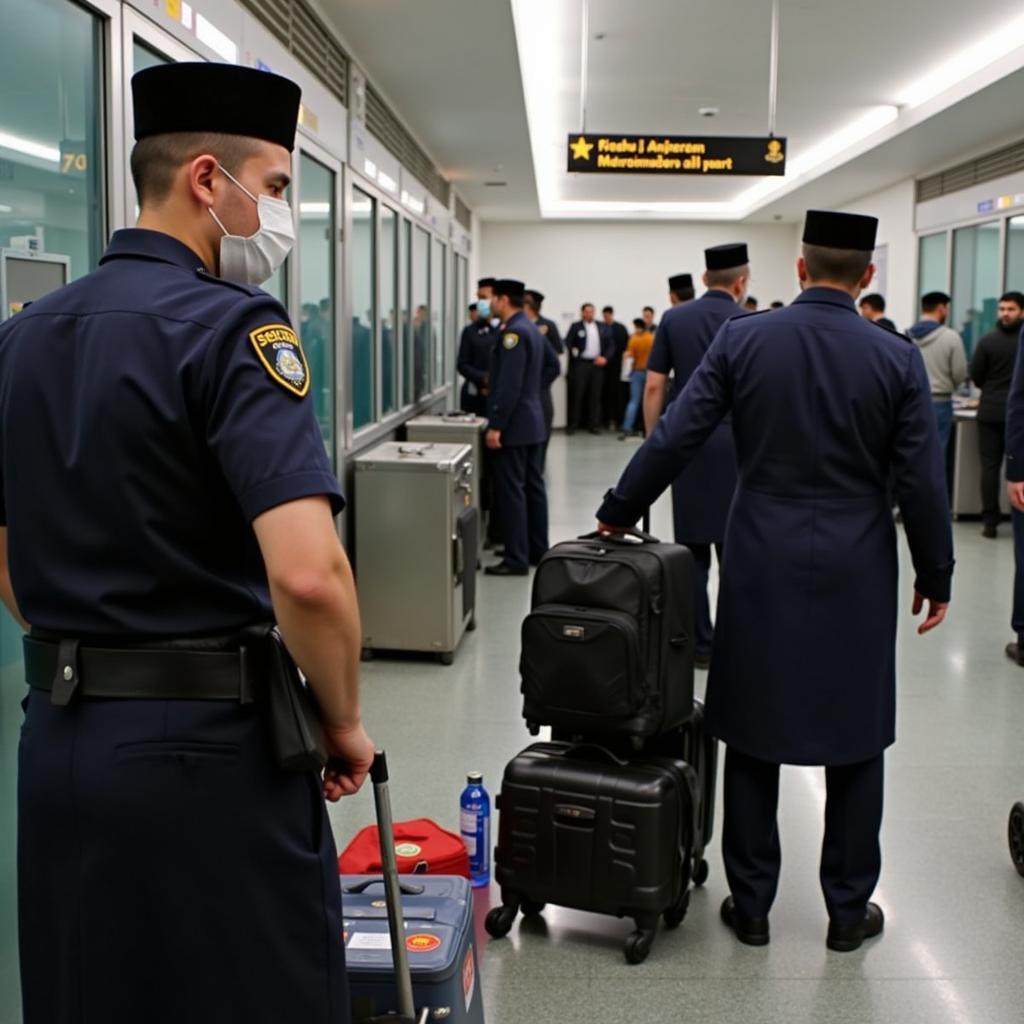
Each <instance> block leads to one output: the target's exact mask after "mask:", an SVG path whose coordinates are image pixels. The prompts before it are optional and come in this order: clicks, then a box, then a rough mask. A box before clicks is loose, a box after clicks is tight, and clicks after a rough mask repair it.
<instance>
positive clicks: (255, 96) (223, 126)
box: [132, 61, 302, 152]
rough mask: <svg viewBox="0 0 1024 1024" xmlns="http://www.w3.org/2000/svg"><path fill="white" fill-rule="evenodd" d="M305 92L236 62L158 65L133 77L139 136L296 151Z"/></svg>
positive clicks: (279, 77)
mask: <svg viewBox="0 0 1024 1024" xmlns="http://www.w3.org/2000/svg"><path fill="white" fill-rule="evenodd" d="M301 98H302V90H301V89H300V88H299V87H298V86H297V85H296V84H295V83H294V82H293V81H291V80H290V79H288V78H282V77H281V76H280V75H273V74H271V73H270V72H269V71H257V70H256V69H255V68H242V67H238V65H236V64H219V63H216V62H213V61H210V62H188V61H186V62H184V63H181V64H157V65H156V66H155V67H151V68H146V69H145V70H143V71H140V72H138V74H136V75H134V76H133V77H132V99H133V103H134V107H135V138H136V139H145V138H147V137H148V136H150V135H164V134H167V133H169V132H216V133H217V134H219V135H244V136H245V137H246V138H250V139H263V140H265V141H266V142H273V143H276V144H277V145H279V146H284V147H285V149H287V150H288V151H289V152H290V151H291V150H293V149H294V148H295V125H296V124H297V123H298V120H299V100H300V99H301Z"/></svg>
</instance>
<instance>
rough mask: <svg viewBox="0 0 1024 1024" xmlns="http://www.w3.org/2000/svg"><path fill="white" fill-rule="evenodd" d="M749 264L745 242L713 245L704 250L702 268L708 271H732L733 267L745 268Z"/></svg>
mask: <svg viewBox="0 0 1024 1024" xmlns="http://www.w3.org/2000/svg"><path fill="white" fill-rule="evenodd" d="M749 262H750V256H749V255H748V254H747V244H746V242H734V243H730V244H729V245H714V246H712V247H711V248H710V249H705V250H704V266H705V267H706V268H707V269H708V270H732V269H733V268H734V267H745V266H746V265H747V264H748V263H749Z"/></svg>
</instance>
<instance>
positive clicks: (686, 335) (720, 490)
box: [644, 243, 750, 668]
mask: <svg viewBox="0 0 1024 1024" xmlns="http://www.w3.org/2000/svg"><path fill="white" fill-rule="evenodd" d="M704 262H705V266H706V267H707V270H706V271H705V273H704V284H705V286H706V287H707V289H708V290H707V291H706V292H705V293H704V294H703V295H702V296H701V297H700V298H699V299H695V300H694V301H693V302H686V303H682V304H680V305H677V306H674V307H673V308H672V309H670V310H668V311H667V312H666V313H665V315H664V317H662V320H661V325H660V327H659V328H658V334H657V336H656V338H655V341H654V349H653V351H652V352H651V355H650V358H649V359H648V360H647V381H646V384H645V387H644V425H645V426H646V428H647V433H648V434H651V433H652V432H653V430H654V427H655V424H656V423H657V422H658V417H659V416H660V415H661V413H662V410H663V409H664V408H665V402H666V399H668V400H671V399H672V397H673V396H675V395H678V394H679V392H680V391H682V389H683V388H684V387H685V386H686V382H687V381H688V380H689V379H690V376H691V375H692V374H693V372H694V370H696V369H697V367H698V366H699V365H700V363H701V360H702V359H703V358H704V353H705V352H707V350H708V348H710V346H711V342H712V341H713V340H714V337H715V335H716V334H717V333H718V329H719V328H720V327H721V326H722V324H723V323H725V321H726V320H728V319H730V318H731V317H734V316H742V315H743V307H742V306H740V305H738V303H740V302H742V301H743V296H744V295H745V293H746V290H747V282H748V281H749V280H750V263H749V257H748V255H747V247H746V245H745V244H742V243H739V244H734V245H718V246H715V247H714V248H711V249H707V250H705V252H704ZM670 373H671V374H672V375H673V380H672V387H673V391H672V393H671V394H669V374H670ZM735 490H736V448H735V445H734V444H733V440H732V429H731V427H730V426H729V422H728V418H726V419H725V420H724V421H723V422H722V423H720V424H719V425H718V427H717V429H716V430H715V431H714V433H712V435H711V436H710V437H709V438H708V440H707V441H706V443H705V444H704V447H703V448H702V449H701V450H700V452H699V454H698V455H697V457H696V458H695V459H694V460H693V462H691V463H690V465H689V466H687V468H686V470H685V471H684V472H683V473H681V474H680V476H679V478H678V479H677V480H675V481H673V484H672V519H673V525H674V531H675V539H676V543H677V544H685V545H686V546H687V547H688V548H689V549H690V551H691V552H692V553H693V558H694V562H695V563H696V569H697V572H696V574H695V576H694V581H693V582H694V628H695V629H696V633H697V637H696V664H697V667H698V668H707V667H708V665H709V664H710V661H711V642H712V639H713V637H714V630H713V627H712V622H711V603H710V600H709V598H708V577H709V574H710V572H711V547H712V545H714V546H715V548H716V550H717V553H718V564H719V565H721V564H722V544H723V542H724V541H725V523H726V520H727V519H728V516H729V506H730V504H731V503H732V496H733V492H734V491H735Z"/></svg>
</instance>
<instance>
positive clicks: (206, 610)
mask: <svg viewBox="0 0 1024 1024" xmlns="http://www.w3.org/2000/svg"><path fill="white" fill-rule="evenodd" d="M309 389H310V382H309V370H308V366H307V364H306V361H305V356H304V355H303V352H302V348H301V345H300V343H299V341H298V339H297V338H296V336H295V334H294V333H293V332H292V329H291V326H290V324H289V323H288V317H287V314H286V313H285V311H284V309H283V308H282V307H281V305H280V304H279V303H278V302H277V301H276V300H275V299H273V298H271V297H270V296H269V295H267V294H266V293H265V292H263V291H261V290H260V289H259V288H253V287H249V286H246V285H237V284H233V283H229V282H226V281H223V280H221V279H219V278H217V277H214V276H213V275H211V274H209V273H207V271H206V270H205V269H204V268H203V266H202V265H201V261H200V259H199V257H198V256H197V255H196V254H195V253H194V252H193V251H192V250H191V249H189V248H188V247H187V246H185V245H184V244H182V243H181V242H179V241H177V240H175V239H173V238H171V237H170V236H169V235H164V234H161V233H159V232H155V231H146V230H141V229H137V228H136V229H130V230H125V231H118V232H117V233H116V234H115V235H114V238H113V240H112V241H111V243H110V246H109V248H108V249H107V251H106V253H105V254H104V256H103V258H102V260H101V261H100V267H99V269H97V270H96V271H94V272H93V273H91V274H89V275H88V276H86V277H83V278H81V279H80V280H78V281H76V282H74V283H73V284H71V285H69V286H68V287H66V288H63V289H61V290H60V291H57V292H53V293H52V294H50V295H47V296H46V297H44V298H42V299H40V300H39V301H38V302H34V303H33V304H32V305H31V306H29V307H28V308H27V309H26V310H25V311H24V312H22V313H19V314H18V315H17V316H15V317H14V318H12V319H11V320H10V321H8V322H7V323H5V324H3V325H2V326H0V460H2V462H0V487H2V492H0V508H2V516H3V522H4V523H5V524H6V525H7V527H8V531H9V532H8V550H9V560H10V568H11V578H12V583H13V586H14V593H15V597H16V599H17V601H18V605H19V607H20V609H21V612H22V614H23V615H24V616H25V618H26V619H27V620H28V621H29V622H30V623H31V624H32V625H33V626H34V627H38V628H41V629H44V630H47V631H49V632H52V633H56V634H60V635H62V636H69V637H86V638H88V637H121V636H135V637H149V638H168V637H195V636H202V635H213V634H218V633H221V634H223V633H227V632H231V631H233V630H235V629H237V628H239V627H242V626H244V625H248V624H251V623H254V622H258V621H267V620H271V619H272V618H273V613H272V608H271V603H270V595H269V590H268V586H267V579H266V572H265V569H264V565H263V560H262V558H261V556H260V552H259V548H258V545H257V543H256V538H255V534H254V533H253V530H252V527H251V525H250V524H251V522H252V520H253V519H255V518H256V517H257V516H259V515H260V514H261V513H263V512H266V511H267V510H268V509H271V508H273V507H275V506H277V505H281V504H283V503H285V502H288V501H293V500H295V499H298V498H303V497H308V496H312V495H326V496H328V497H329V498H330V500H331V504H332V508H333V510H334V512H335V513H337V512H339V511H340V510H341V509H342V507H343V506H344V500H343V498H342V495H341V490H340V488H339V487H338V482H337V480H336V479H335V477H334V474H333V473H332V471H331V466H330V462H329V460H328V458H327V454H326V452H325V451H324V444H323V440H322V439H321V436H320V430H319V428H318V426H317V421H316V417H315V415H314V412H313V403H312V400H311V399H310V396H309Z"/></svg>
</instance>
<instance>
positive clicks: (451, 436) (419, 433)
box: [405, 412, 487, 555]
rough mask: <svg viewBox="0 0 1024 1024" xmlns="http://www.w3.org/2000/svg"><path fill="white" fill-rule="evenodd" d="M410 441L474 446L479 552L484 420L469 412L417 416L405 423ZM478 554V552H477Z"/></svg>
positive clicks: (481, 544) (481, 516)
mask: <svg viewBox="0 0 1024 1024" xmlns="http://www.w3.org/2000/svg"><path fill="white" fill-rule="evenodd" d="M405 427H406V437H408V439H409V440H410V441H437V442H441V443H443V444H468V445H472V447H473V504H474V505H475V506H476V507H477V508H478V509H479V510H480V523H481V529H480V531H479V535H480V551H482V550H483V539H484V530H483V520H484V506H483V501H482V497H483V495H482V481H483V471H484V461H483V458H484V447H483V435H484V431H485V430H486V429H487V420H486V419H485V418H484V417H483V416H474V415H473V413H471V412H448V413H445V414H444V415H443V416H417V417H416V418H415V419H413V420H409V422H408V423H407V424H406V425H405ZM478 555H479V552H478Z"/></svg>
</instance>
